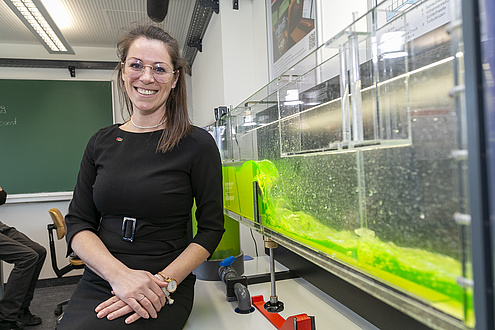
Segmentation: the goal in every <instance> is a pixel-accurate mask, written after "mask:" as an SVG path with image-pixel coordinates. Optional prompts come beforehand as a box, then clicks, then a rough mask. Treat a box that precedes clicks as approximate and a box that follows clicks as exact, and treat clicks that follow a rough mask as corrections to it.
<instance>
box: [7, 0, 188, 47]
mask: <svg viewBox="0 0 495 330" xmlns="http://www.w3.org/2000/svg"><path fill="white" fill-rule="evenodd" d="M42 1H43V2H45V1H47V0H42ZM56 1H58V3H59V5H60V6H63V7H64V9H65V11H66V12H67V17H68V18H69V20H70V21H71V25H70V26H67V27H63V26H59V29H60V30H61V32H62V34H63V36H64V37H65V39H66V40H67V42H68V43H69V45H70V46H71V47H74V46H75V47H107V48H115V45H116V43H117V41H118V40H119V38H120V37H121V36H122V35H123V32H124V30H125V29H126V28H128V27H130V26H131V25H132V24H133V23H136V22H138V23H148V22H151V20H150V19H149V18H148V15H147V13H146V2H147V1H146V0H56ZM195 3H196V1H195V0H170V1H169V7H168V13H167V16H166V17H165V20H164V21H163V22H161V23H158V24H157V25H159V26H161V27H162V28H164V29H165V30H166V31H168V32H169V33H170V34H171V35H172V36H174V37H175V38H176V39H177V41H178V42H179V45H180V46H181V48H182V47H183V46H184V43H185V40H186V37H187V32H188V29H189V22H190V21H191V17H192V14H193V10H194V5H195ZM45 7H46V8H47V10H48V11H49V12H50V7H49V6H48V4H45ZM50 14H51V15H52V18H53V20H54V21H55V22H56V23H57V22H58V18H59V17H57V16H55V15H54V14H53V13H50ZM57 24H59V23H57ZM155 24H156V23H155ZM2 43H4V44H5V43H6V44H26V45H39V41H38V40H37V39H36V38H35V37H34V36H33V35H32V34H31V32H30V31H29V30H28V29H27V28H26V26H24V24H23V23H22V22H21V21H20V20H19V18H18V17H17V16H16V15H15V14H14V13H13V12H12V10H11V9H10V8H9V7H8V6H7V4H5V3H4V2H3V0H0V47H2V45H1V44H2ZM3 47H5V46H3ZM47 53H48V52H47Z"/></svg>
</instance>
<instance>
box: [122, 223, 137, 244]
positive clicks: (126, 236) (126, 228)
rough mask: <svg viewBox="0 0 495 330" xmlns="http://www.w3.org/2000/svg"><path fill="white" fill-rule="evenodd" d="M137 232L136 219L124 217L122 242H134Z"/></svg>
mask: <svg viewBox="0 0 495 330" xmlns="http://www.w3.org/2000/svg"><path fill="white" fill-rule="evenodd" d="M135 232H136V218H129V217H124V220H122V240H123V241H127V242H134V233H135Z"/></svg>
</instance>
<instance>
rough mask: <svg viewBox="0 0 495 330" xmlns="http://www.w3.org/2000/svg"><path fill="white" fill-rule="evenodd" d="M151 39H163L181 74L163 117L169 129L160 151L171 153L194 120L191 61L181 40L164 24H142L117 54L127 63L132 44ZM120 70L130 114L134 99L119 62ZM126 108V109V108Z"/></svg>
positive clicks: (119, 79)
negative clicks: (188, 75)
mask: <svg viewBox="0 0 495 330" xmlns="http://www.w3.org/2000/svg"><path fill="white" fill-rule="evenodd" d="M142 37H144V38H147V39H150V40H159V41H161V42H163V43H164V44H165V45H166V47H167V50H168V54H169V55H170V58H171V59H172V65H173V70H175V71H177V73H176V74H179V78H178V79H177V84H176V85H175V88H174V89H172V90H171V91H170V94H169V96H168V98H167V101H166V104H165V114H164V117H163V118H162V119H163V120H164V119H165V118H167V121H166V122H165V129H164V130H163V133H162V136H161V138H160V141H159V142H158V146H157V150H158V151H161V152H167V151H170V150H172V149H173V148H174V147H175V146H176V145H177V144H178V143H179V141H180V139H181V138H182V137H183V136H185V135H187V134H188V133H189V132H190V131H191V128H192V126H191V122H190V120H189V115H188V113H187V91H186V79H185V69H186V67H187V61H186V60H185V59H184V58H183V57H182V56H181V55H180V48H179V43H178V42H177V40H175V38H173V37H172V36H171V35H170V34H168V33H167V32H165V31H164V30H163V29H161V28H160V27H157V26H154V25H140V26H137V27H135V28H134V29H132V30H131V31H129V32H128V33H127V34H126V35H125V36H124V37H123V38H122V39H121V40H120V41H119V43H118V44H117V56H118V57H119V58H120V61H121V62H125V60H126V58H127V53H128V51H129V47H130V46H131V45H132V43H133V42H134V41H135V40H136V39H138V38H142ZM116 70H117V71H118V77H117V85H118V87H119V88H118V89H119V94H120V97H121V100H122V102H123V103H125V107H126V109H127V112H128V114H129V115H130V116H132V112H133V109H132V103H131V99H130V98H129V96H128V95H127V93H126V90H125V86H124V81H123V80H122V66H121V65H120V64H119V65H118V66H117V68H116ZM122 111H123V109H122Z"/></svg>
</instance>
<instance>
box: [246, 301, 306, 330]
mask: <svg viewBox="0 0 495 330" xmlns="http://www.w3.org/2000/svg"><path fill="white" fill-rule="evenodd" d="M251 300H252V302H253V305H254V307H256V309H257V310H259V311H260V312H261V314H263V315H264V316H265V317H266V318H267V319H268V320H269V321H270V322H271V323H272V324H273V325H274V326H275V327H276V328H277V329H280V330H295V329H297V330H313V329H312V327H311V326H312V325H311V318H310V317H309V316H308V315H307V314H298V315H294V316H290V317H288V318H287V320H286V319H284V318H283V317H282V316H280V315H279V314H278V313H270V312H268V311H267V310H266V309H265V307H264V305H265V301H264V300H263V296H262V295H259V296H254V297H252V299H251Z"/></svg>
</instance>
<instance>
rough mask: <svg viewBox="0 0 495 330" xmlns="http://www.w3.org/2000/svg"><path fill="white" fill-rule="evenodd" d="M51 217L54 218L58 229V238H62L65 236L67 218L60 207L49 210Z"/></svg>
mask: <svg viewBox="0 0 495 330" xmlns="http://www.w3.org/2000/svg"><path fill="white" fill-rule="evenodd" d="M48 213H50V217H51V218H52V221H53V224H54V225H55V227H56V229H57V238H58V239H62V238H64V236H65V229H66V227H65V219H64V216H63V215H62V212H60V210H59V209H57V208H53V209H50V210H48Z"/></svg>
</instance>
